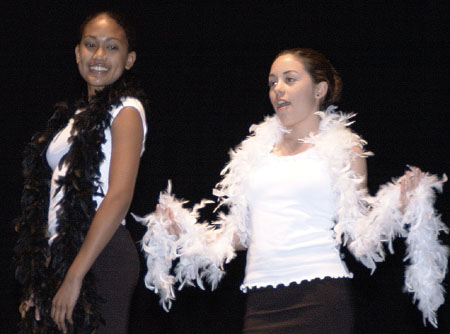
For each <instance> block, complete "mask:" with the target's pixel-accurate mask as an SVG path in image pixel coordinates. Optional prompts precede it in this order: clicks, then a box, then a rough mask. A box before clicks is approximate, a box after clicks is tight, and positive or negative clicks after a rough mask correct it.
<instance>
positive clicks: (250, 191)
mask: <svg viewBox="0 0 450 334" xmlns="http://www.w3.org/2000/svg"><path fill="white" fill-rule="evenodd" d="M269 87H270V91H269V97H270V100H271V103H272V105H273V107H274V110H275V115H274V116H272V117H267V118H266V119H265V120H264V122H263V123H261V124H259V125H253V126H252V127H251V128H250V132H251V135H250V136H249V137H248V138H247V139H246V140H244V141H243V142H242V143H241V144H240V145H239V146H238V147H237V148H236V150H234V151H231V153H230V155H231V160H230V162H229V163H228V164H227V165H226V166H225V168H224V169H223V171H222V173H221V174H222V176H223V179H222V180H221V181H220V182H219V183H218V184H217V185H216V187H215V189H214V191H213V193H214V195H215V196H217V197H218V203H219V206H221V205H224V206H225V207H226V208H227V210H226V211H227V213H223V212H222V213H220V214H219V217H218V219H217V221H215V222H213V223H211V224H210V223H207V222H204V223H198V221H197V220H198V217H199V214H198V210H199V209H200V208H202V207H203V206H204V205H205V204H206V203H207V202H209V201H202V202H201V203H200V204H198V205H196V206H194V208H193V209H192V210H191V209H187V208H184V207H183V204H184V203H185V202H182V201H180V200H177V199H176V198H175V197H174V196H172V194H171V186H170V185H169V188H168V191H166V192H163V193H162V194H161V196H160V204H159V207H158V209H157V210H156V211H155V212H154V213H151V214H149V215H147V216H145V217H143V218H138V217H136V218H137V219H138V220H140V221H142V222H143V223H144V224H146V225H147V227H148V230H147V233H146V234H145V236H144V238H143V242H142V244H143V250H144V252H145V253H146V255H147V266H148V273H147V275H146V277H145V283H146V286H147V287H148V288H150V289H151V290H154V291H155V292H156V293H158V294H159V295H160V298H161V304H162V305H163V307H164V308H165V309H166V310H168V309H169V308H170V306H171V302H172V300H173V299H175V293H174V286H175V285H176V284H177V283H179V284H180V286H179V288H180V289H181V288H182V287H183V286H184V285H185V284H189V285H195V284H197V285H198V286H200V287H201V288H203V282H202V281H203V280H206V281H207V282H208V283H210V284H211V285H212V288H213V289H214V288H215V287H216V286H217V284H218V282H219V281H220V279H221V277H222V276H223V274H224V272H223V264H224V263H227V262H229V261H230V260H231V259H233V258H234V256H235V252H236V250H240V249H248V253H247V264H246V274H245V279H244V282H243V284H242V286H241V290H242V291H244V292H247V293H248V301H247V310H246V316H245V325H244V332H245V333H290V332H295V333H297V332H299V331H300V330H306V331H307V332H310V333H319V332H324V333H350V332H352V330H353V309H352V291H351V287H350V286H349V283H348V281H349V279H350V278H351V277H352V273H351V272H349V271H348V269H347V268H346V266H345V263H344V262H343V261H342V259H341V256H340V246H347V247H348V249H349V250H350V251H351V252H352V254H353V255H354V256H355V258H356V259H357V260H359V261H360V262H362V263H363V264H364V265H365V266H366V267H367V268H369V269H370V270H372V271H374V270H375V268H376V263H377V262H380V261H383V260H384V257H385V246H387V247H388V249H389V251H391V252H392V242H393V240H394V239H395V238H396V237H402V238H404V240H405V243H406V247H407V255H406V260H407V268H406V272H405V288H406V290H407V291H408V292H410V293H412V295H413V301H414V302H416V301H417V307H418V308H419V310H420V311H421V312H422V313H423V318H424V322H425V321H429V322H430V323H431V324H432V325H433V326H435V327H437V319H436V311H437V309H438V308H439V306H440V305H442V304H443V303H444V289H443V287H442V281H443V279H444V277H445V275H446V271H447V257H448V249H447V247H445V246H444V245H442V244H441V243H440V241H439V239H438V235H439V233H440V232H441V231H444V232H447V227H446V226H445V225H444V224H443V223H442V222H441V220H440V218H439V215H438V214H437V213H436V212H435V211H434V209H433V204H434V197H435V192H436V191H441V190H442V184H443V182H445V181H446V177H445V175H444V177H443V178H442V179H439V178H438V177H437V176H434V175H429V174H426V173H423V172H421V171H420V170H419V169H417V168H410V170H408V171H407V172H406V173H405V175H404V176H403V177H401V178H398V179H393V180H392V182H390V183H388V184H386V185H384V186H382V187H381V188H380V190H379V192H378V193H377V195H376V196H374V197H372V196H370V195H369V194H368V192H367V189H366V179H367V172H366V162H365V158H366V157H368V156H369V155H371V153H370V152H367V151H365V150H364V146H365V144H366V142H365V141H364V140H363V139H361V138H360V137H359V136H358V135H357V134H355V133H353V132H352V131H351V130H350V129H349V128H348V126H349V125H350V124H351V123H352V122H351V121H350V119H351V118H352V117H353V115H351V114H350V115H346V114H342V113H340V112H337V111H336V107H334V106H332V104H333V103H335V102H336V101H338V99H339V96H340V92H341V87H342V82H341V79H340V78H339V76H338V74H337V72H336V71H335V69H334V68H333V66H332V65H331V64H330V62H329V61H328V60H327V59H326V58H325V57H324V56H323V55H321V54H320V53H318V52H316V51H314V50H310V49H290V50H285V51H283V52H281V53H280V54H279V55H278V56H277V57H276V58H275V61H274V62H273V64H272V67H271V70H270V74H269ZM317 110H322V111H319V112H318V111H317ZM176 259H178V264H177V265H176V267H175V268H172V263H173V261H174V260H176Z"/></svg>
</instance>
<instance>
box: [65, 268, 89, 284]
mask: <svg viewBox="0 0 450 334" xmlns="http://www.w3.org/2000/svg"><path fill="white" fill-rule="evenodd" d="M84 276H85V273H83V272H81V271H80V270H77V269H75V268H72V267H70V268H69V270H68V271H67V273H66V277H65V279H66V280H71V281H79V282H81V281H83V279H84Z"/></svg>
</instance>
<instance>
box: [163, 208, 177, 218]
mask: <svg viewBox="0 0 450 334" xmlns="http://www.w3.org/2000/svg"><path fill="white" fill-rule="evenodd" d="M165 214H166V215H167V216H169V218H170V220H171V221H175V216H174V215H173V211H172V210H171V209H170V208H166V210H165Z"/></svg>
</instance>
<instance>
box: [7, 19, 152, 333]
mask: <svg viewBox="0 0 450 334" xmlns="http://www.w3.org/2000/svg"><path fill="white" fill-rule="evenodd" d="M134 40H135V39H134V35H133V30H132V29H131V27H130V26H129V24H128V23H127V22H126V21H125V20H124V18H123V17H122V16H121V15H119V14H117V13H112V12H100V13H96V14H94V15H91V16H89V17H88V18H87V19H86V20H85V21H84V22H83V24H82V25H81V27H80V40H79V41H80V42H79V44H78V45H77V46H76V48H75V56H76V61H77V64H78V69H79V72H80V74H81V76H82V78H83V79H84V80H85V82H86V84H87V98H84V99H81V100H80V101H78V102H77V103H76V104H75V105H73V106H68V105H67V104H64V103H62V104H58V105H57V106H56V111H55V113H54V115H53V116H52V118H51V119H50V120H49V122H48V124H47V128H46V129H45V131H43V132H42V133H38V134H36V135H35V136H34V137H33V139H32V141H31V143H30V144H29V145H28V146H27V148H26V151H25V159H24V163H23V167H24V177H25V187H24V192H23V196H22V215H21V217H19V218H18V219H17V220H16V223H15V228H16V231H17V232H18V233H19V239H18V242H17V246H16V258H15V259H16V263H17V270H16V276H17V279H18V280H19V282H20V283H21V284H22V286H23V295H22V299H21V304H20V307H19V311H20V313H21V316H22V321H21V323H20V326H19V327H20V331H21V332H22V333H60V332H61V331H62V332H64V333H66V332H74V333H90V332H92V331H94V330H95V329H96V331H95V332H96V333H126V332H127V322H128V313H129V306H130V301H131V296H132V293H133V290H134V287H135V285H136V281H137V277H138V272H139V260H138V255H137V252H136V249H135V246H134V243H133V241H132V239H131V237H130V235H129V233H128V232H127V230H126V229H125V227H124V226H123V225H124V223H125V221H124V218H125V215H126V213H127V211H128V208H129V206H130V202H131V199H132V196H133V191H134V185H135V181H136V176H137V171H138V167H139V160H140V156H141V154H142V152H143V150H144V142H145V136H146V130H147V128H146V122H145V111H144V106H143V104H144V100H145V99H144V94H143V92H142V91H141V90H140V89H139V88H138V86H137V84H136V83H135V82H134V80H133V78H132V77H131V75H130V74H129V73H128V70H130V69H131V68H132V67H133V65H134V62H135V60H136V53H135V45H134V44H135V43H134Z"/></svg>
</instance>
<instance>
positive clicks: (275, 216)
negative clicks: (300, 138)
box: [241, 148, 352, 292]
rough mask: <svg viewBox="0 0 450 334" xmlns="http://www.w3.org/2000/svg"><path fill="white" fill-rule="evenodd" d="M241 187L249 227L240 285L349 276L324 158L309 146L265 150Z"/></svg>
mask: <svg viewBox="0 0 450 334" xmlns="http://www.w3.org/2000/svg"><path fill="white" fill-rule="evenodd" d="M246 188H247V191H246V196H247V200H248V203H249V211H250V225H251V230H250V244H249V247H248V252H247V265H246V272H245V279H244V282H243V284H242V285H241V290H243V291H244V292H245V291H247V289H248V288H253V287H258V288H259V287H267V286H272V287H276V286H277V285H279V284H283V285H286V286H287V285H289V284H290V283H292V282H296V283H300V282H301V281H303V280H312V279H315V278H325V277H327V276H329V277H333V278H336V277H351V276H352V275H351V273H349V272H348V270H347V268H346V267H345V264H344V263H343V262H342V260H341V257H340V253H339V246H338V243H337V242H336V240H335V238H334V231H333V226H334V221H333V216H334V213H335V207H334V203H335V201H334V195H333V192H332V189H331V178H330V174H329V171H328V166H327V162H326V161H325V160H324V159H322V158H321V157H320V156H319V155H318V154H317V152H316V150H315V149H314V148H311V149H309V150H307V151H305V152H302V153H300V154H297V155H294V156H276V155H274V154H269V155H268V156H267V157H265V158H263V160H262V162H261V164H259V165H258V166H257V167H256V168H255V169H254V170H253V171H252V174H251V175H250V176H249V181H248V187H246Z"/></svg>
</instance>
